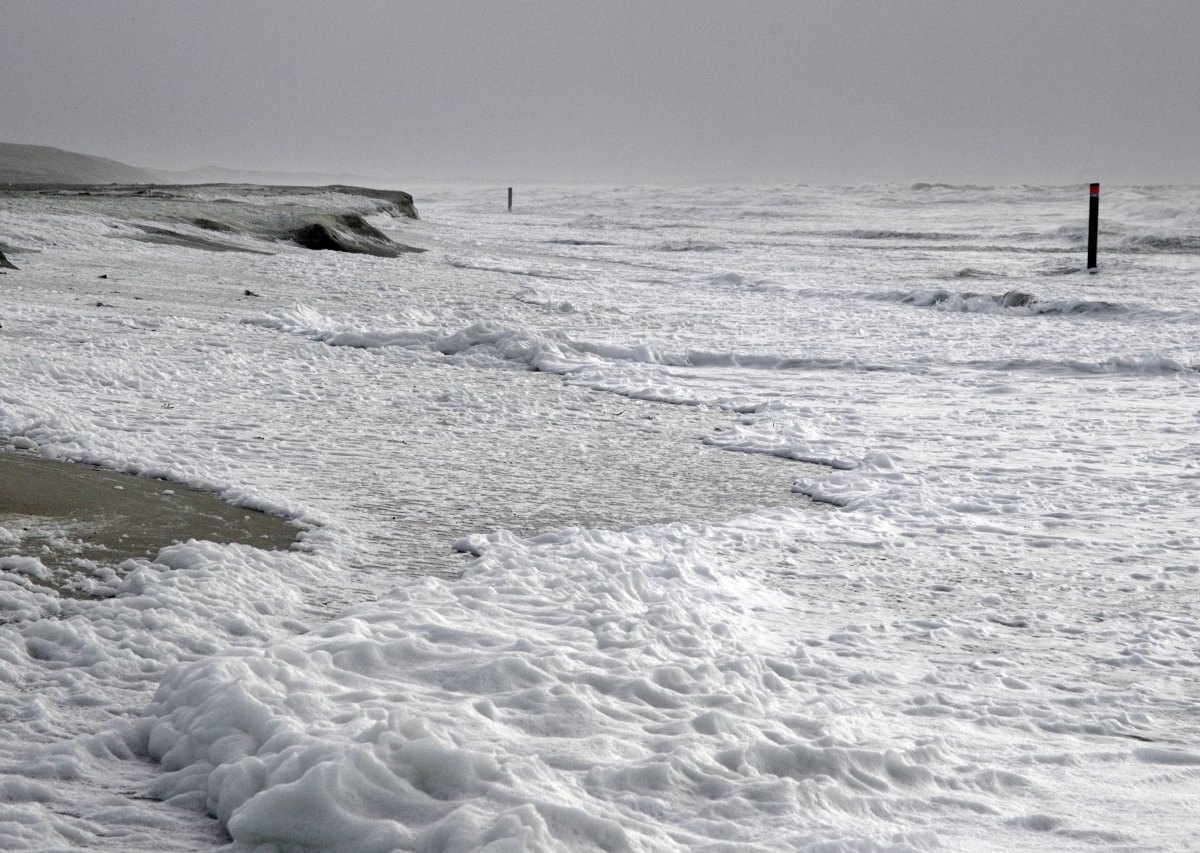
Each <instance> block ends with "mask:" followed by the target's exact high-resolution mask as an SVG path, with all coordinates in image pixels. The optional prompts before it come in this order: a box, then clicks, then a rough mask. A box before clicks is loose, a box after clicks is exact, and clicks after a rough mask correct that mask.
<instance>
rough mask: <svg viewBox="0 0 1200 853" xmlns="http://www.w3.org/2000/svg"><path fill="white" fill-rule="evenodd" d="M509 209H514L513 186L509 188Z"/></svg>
mask: <svg viewBox="0 0 1200 853" xmlns="http://www.w3.org/2000/svg"><path fill="white" fill-rule="evenodd" d="M508 209H509V210H510V211H511V210H512V187H509V188H508Z"/></svg>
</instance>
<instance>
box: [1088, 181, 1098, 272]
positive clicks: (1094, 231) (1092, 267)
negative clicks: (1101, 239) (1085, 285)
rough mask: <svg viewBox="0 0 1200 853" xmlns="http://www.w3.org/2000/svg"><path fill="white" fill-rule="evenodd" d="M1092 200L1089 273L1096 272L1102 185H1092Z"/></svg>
mask: <svg viewBox="0 0 1200 853" xmlns="http://www.w3.org/2000/svg"><path fill="white" fill-rule="evenodd" d="M1091 195H1092V200H1091V206H1090V207H1089V209H1088V257H1087V271H1088V272H1095V271H1096V238H1097V236H1098V235H1099V233H1100V185H1099V184H1092V193H1091Z"/></svg>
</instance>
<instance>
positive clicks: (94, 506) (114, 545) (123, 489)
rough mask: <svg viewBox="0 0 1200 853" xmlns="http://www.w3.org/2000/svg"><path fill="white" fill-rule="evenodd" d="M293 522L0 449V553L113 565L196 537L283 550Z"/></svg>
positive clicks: (60, 564) (60, 566) (57, 562)
mask: <svg viewBox="0 0 1200 853" xmlns="http://www.w3.org/2000/svg"><path fill="white" fill-rule="evenodd" d="M298 532H299V528H297V527H296V526H294V525H292V524H290V523H288V522H287V521H286V520H284V519H282V518H277V517H275V516H272V515H267V514H266V513H262V512H257V511H255V510H248V509H245V508H242V507H236V506H233V505H232V504H228V503H226V502H224V501H222V500H220V499H219V498H217V497H216V496H214V495H212V494H209V493H208V492H201V491H196V490H194V489H189V488H187V487H185V486H181V485H178V484H177V483H171V482H168V481H166V480H155V479H151V478H148V477H136V476H133V475H131V474H121V473H117V472H115V471H107V470H104V469H102V468H96V467H94V466H91V465H82V464H77V463H70V462H59V461H54V460H48V459H44V458H42V457H40V456H37V455H34V454H31V453H24V452H19V451H18V452H0V557H6V556H14V555H17V556H23V557H36V558H38V559H39V560H41V561H42V563H43V565H45V566H46V567H47V568H49V569H51V570H78V569H79V568H80V565H79V563H77V562H75V561H76V560H79V559H82V560H85V561H92V562H96V563H100V564H105V565H114V564H116V563H119V562H121V561H122V560H125V559H128V558H130V557H153V556H154V555H155V554H157V553H158V550H159V549H160V548H162V547H164V546H167V545H171V544H173V543H175V542H185V541H187V540H188V539H203V540H209V541H212V542H242V543H245V544H249V545H254V546H255V547H258V548H264V549H268V550H286V549H287V548H289V547H290V546H291V543H292V542H293V540H294V539H295V537H296V534H297V533H298Z"/></svg>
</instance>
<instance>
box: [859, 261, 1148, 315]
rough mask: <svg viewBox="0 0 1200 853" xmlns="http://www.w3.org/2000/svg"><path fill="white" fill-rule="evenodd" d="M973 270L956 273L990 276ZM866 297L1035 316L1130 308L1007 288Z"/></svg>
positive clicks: (1105, 312) (1126, 309)
mask: <svg viewBox="0 0 1200 853" xmlns="http://www.w3.org/2000/svg"><path fill="white" fill-rule="evenodd" d="M976 272H977V271H975V270H965V271H962V272H960V273H959V274H956V277H961V278H984V277H990V276H988V275H987V274H979V275H976ZM964 273H965V274H964ZM868 298H870V299H875V300H878V301H880V302H898V303H901V304H904V305H915V306H917V307H920V308H938V309H940V310H943V311H961V312H967V313H972V312H974V313H997V312H998V311H1015V312H1019V313H1021V314H1023V315H1029V316H1034V315H1044V314H1051V315H1053V314H1058V315H1078V314H1085V315H1089V314H1121V313H1129V312H1130V309H1129V307H1128V306H1126V305H1123V304H1121V303H1118V302H1107V301H1104V300H1097V299H1043V298H1041V297H1039V296H1036V295H1035V294H1032V293H1027V292H1025V291H1023V290H1006V291H1005V292H1003V293H994V294H987V293H974V292H971V291H952V290H944V289H938V290H910V291H893V292H889V293H879V294H872V295H870V296H869V297H868Z"/></svg>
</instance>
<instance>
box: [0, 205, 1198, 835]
mask: <svg viewBox="0 0 1200 853" xmlns="http://www.w3.org/2000/svg"><path fill="white" fill-rule="evenodd" d="M1085 189H1086V188H1080V187H1070V188H1068V187H1015V188H1006V187H955V186H948V185H935V184H927V185H919V186H912V187H910V186H865V187H849V188H815V187H803V186H780V187H750V186H746V187H725V188H696V189H687V188H674V189H670V190H666V189H662V188H652V187H622V188H615V189H614V188H598V189H588V188H579V187H574V188H556V187H538V188H528V189H526V190H524V191H522V192H521V193H520V194H519V195H518V204H517V209H516V210H514V211H513V213H511V214H510V213H508V212H507V210H505V204H504V194H503V188H501V189H500V191H498V192H497V193H496V195H495V197H494V198H493V197H487V196H485V195H484V194H482V193H481V191H480V188H479V187H477V186H475V187H469V188H462V189H456V188H452V187H439V188H436V190H435V191H432V192H430V193H427V194H422V193H418V194H417V195H418V201H419V203H420V208H421V215H422V218H421V219H419V220H417V219H412V218H409V217H407V216H403V215H398V213H397V209H393V208H389V207H388V205H390V204H393V201H391V200H389V199H385V198H377V197H373V196H369V195H356V194H355V192H353V191H352V190H351V189H347V188H327V189H323V190H320V191H318V192H308V191H304V192H299V191H295V192H291V191H289V192H284V193H282V194H276V195H274V196H272V195H271V194H269V193H268V194H262V193H258V192H256V191H253V190H250V189H237V188H190V189H188V190H186V191H183V192H181V193H177V194H176V195H177V196H179V197H174V198H166V197H160V196H158V195H156V194H155V193H148V194H147V195H135V194H131V193H129V192H125V191H121V192H114V193H100V192H97V193H95V194H93V195H82V194H79V193H76V194H74V195H65V194H59V195H54V196H48V197H41V196H37V195H28V194H26V195H21V194H13V193H9V194H7V195H5V194H4V193H2V192H0V242H2V243H3V246H4V251H5V255H6V256H7V257H9V258H10V259H11V260H13V261H14V266H15V267H17V268H18V269H16V270H13V269H6V270H5V275H4V277H3V279H2V280H3V281H4V289H5V300H4V304H3V306H0V445H3V446H4V447H11V448H13V449H18V448H19V449H21V450H22V451H24V452H38V453H41V454H42V455H44V456H47V457H53V458H58V459H72V460H78V461H86V462H90V463H94V464H99V465H102V466H105V467H108V468H113V469H118V470H125V471H129V472H132V473H142V474H148V475H153V476H158V477H164V478H167V479H170V480H171V481H172V482H173V483H182V484H187V485H193V486H197V487H203V488H206V489H209V490H212V491H215V492H217V493H218V494H219V495H221V496H222V497H223V498H225V499H226V500H227V501H230V502H232V503H235V504H240V505H245V506H253V507H260V508H267V509H270V510H272V511H274V512H276V513H278V514H282V515H285V516H286V517H288V518H291V519H294V521H295V524H296V527H297V530H298V533H299V538H300V542H299V544H298V546H297V547H295V548H294V549H293V550H291V551H286V552H271V553H267V552H262V551H258V550H256V549H253V548H249V547H247V546H232V545H218V544H214V543H211V542H199V541H185V542H179V543H176V544H172V545H167V546H165V547H164V548H163V549H162V550H161V551H159V552H158V553H157V554H155V555H152V556H150V557H147V558H145V559H139V560H131V561H125V562H123V563H118V564H116V565H109V564H106V563H105V561H103V560H102V559H100V560H91V559H89V560H84V561H81V562H80V563H78V564H77V565H76V566H75V569H76V574H77V576H78V577H77V578H76V580H78V581H79V582H78V583H77V584H75V585H74V586H73V587H72V589H75V590H90V591H91V593H94V594H89V595H82V596H76V597H71V596H66V595H62V594H60V592H59V591H57V590H56V589H54V588H53V587H52V586H50V585H47V584H44V583H39V582H38V581H39V580H42V579H41V578H40V577H39V571H40V570H39V565H38V563H39V561H38V560H37V559H36V557H26V556H22V557H5V558H3V560H2V561H0V678H3V680H4V682H5V684H6V685H10V686H11V688H12V689H11V690H9V691H7V692H4V693H0V791H3V797H0V800H2V802H0V845H2V846H4V847H5V848H6V849H46V848H62V847H69V846H92V847H98V848H102V849H122V850H136V849H155V850H183V849H188V850H194V849H206V848H216V847H222V846H224V847H226V848H228V849H233V850H261V851H266V850H304V849H323V850H346V851H350V850H353V851H367V850H393V849H424V850H431V851H438V850H441V851H452V850H478V849H489V848H490V849H496V850H501V849H503V850H530V851H533V850H564V849H612V850H695V849H709V850H733V849H737V850H764V851H765V850H780V849H787V850H821V851H838V853H850V851H855V853H861V851H884V850H932V849H954V850H966V851H975V850H978V851H982V850H995V849H1001V848H1003V849H1062V850H1077V849H1092V848H1099V849H1160V850H1180V851H1183V850H1188V849H1190V847H1191V846H1192V845H1193V842H1194V826H1192V822H1191V821H1189V820H1188V819H1187V815H1188V814H1189V813H1190V811H1189V810H1190V809H1191V808H1192V804H1193V801H1194V799H1195V794H1196V785H1195V782H1196V777H1195V773H1194V770H1195V768H1196V767H1197V766H1198V765H1200V726H1197V723H1196V720H1197V719H1200V716H1198V714H1200V703H1198V702H1197V699H1196V696H1197V695H1198V693H1197V689H1196V688H1197V684H1196V666H1195V664H1196V660H1195V643H1196V637H1197V636H1198V635H1200V621H1198V620H1197V618H1196V615H1195V614H1196V612H1197V600H1196V599H1197V595H1198V593H1200V565H1198V564H1197V561H1196V556H1195V555H1196V553H1197V549H1200V535H1198V534H1197V533H1196V524H1195V511H1194V507H1195V506H1196V505H1197V503H1198V502H1200V469H1198V468H1197V463H1196V453H1195V450H1196V447H1195V441H1194V439H1193V436H1194V434H1195V426H1196V424H1195V418H1194V408H1195V407H1194V405H1192V404H1193V402H1194V400H1195V399H1196V396H1197V393H1198V392H1200V372H1197V370H1196V366H1197V365H1198V364H1200V355H1198V353H1197V349H1196V340H1197V332H1200V329H1198V328H1197V326H1198V324H1200V321H1198V319H1197V312H1196V310H1195V307H1194V306H1195V305H1197V304H1200V303H1198V302H1197V299H1198V297H1200V290H1198V284H1197V282H1198V279H1197V277H1196V274H1195V267H1194V260H1195V256H1194V254H1193V253H1192V252H1191V251H1190V250H1187V251H1184V250H1179V249H1178V248H1177V245H1176V242H1175V241H1177V243H1178V245H1179V246H1183V247H1185V248H1186V247H1187V245H1188V240H1189V239H1191V238H1192V236H1193V235H1194V234H1195V233H1197V230H1198V229H1197V227H1196V226H1197V218H1196V212H1197V210H1200V201H1198V195H1197V191H1196V190H1194V189H1187V188H1172V187H1157V188H1154V187H1140V188H1124V189H1115V190H1113V189H1108V190H1107V191H1106V196H1105V205H1104V213H1103V216H1104V230H1103V231H1102V243H1101V247H1102V248H1101V268H1100V271H1099V273H1098V274H1096V275H1088V274H1087V273H1086V272H1084V271H1083V270H1082V269H1081V267H1082V263H1081V259H1079V258H1078V257H1077V255H1078V254H1079V251H1080V243H1079V235H1080V233H1081V232H1082V229H1083V228H1084V227H1085V226H1086V204H1085V202H1086V194H1085V192H1084V190H1085ZM156 192H157V191H156ZM297 207H301V208H303V210H302V211H301V212H302V213H303V216H304V217H305V218H306V219H311V220H312V221H323V222H325V223H327V224H333V225H336V224H337V223H341V226H345V229H346V230H347V233H348V237H347V239H350V238H355V239H358V238H361V239H366V240H378V239H379V238H378V237H376V236H375V235H374V234H373V233H372V232H371V231H368V230H367V229H366V228H364V227H362V225H369V226H370V228H371V229H375V230H378V231H379V232H380V233H381V234H382V235H383V236H384V238H386V239H387V240H388V241H389V242H390V243H394V244H396V245H406V246H413V247H416V248H421V249H424V250H425V251H424V252H423V253H404V254H397V255H396V256H394V257H393V256H385V255H384V254H361V253H353V252H345V251H342V252H329V251H311V250H309V249H306V248H304V247H303V246H301V245H299V244H298V243H297V242H296V241H295V240H294V239H292V238H291V237H289V236H288V233H289V229H292V228H294V227H297V226H296V220H295V219H294V218H292V217H293V214H295V213H296V208H297ZM344 216H354V217H358V219H354V220H349V221H347V220H345V219H341V217H344ZM360 222H361V223H362V225H360ZM300 224H302V222H301V223H300ZM339 227H340V226H339ZM155 229H157V230H155ZM357 232H361V233H357ZM148 236H149V237H154V238H156V239H154V240H147V239H146V238H147V237H148ZM1156 241H1160V242H1159V247H1158V248H1155V243H1156ZM1163 241H1165V242H1163ZM213 245H220V246H232V247H236V248H239V249H241V250H240V251H213ZM10 249H11V250H10ZM20 523H21V522H20V521H19V520H13V519H8V518H2V519H0V541H4V542H5V543H7V545H13V544H14V543H19V542H20V541H21V538H22V535H23V532H22V529H21V528H20V526H19V525H20ZM64 535H65V534H64ZM164 544H165V543H164Z"/></svg>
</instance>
